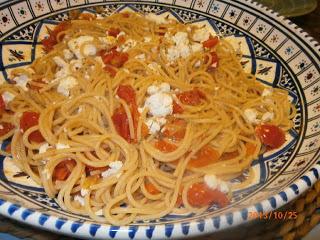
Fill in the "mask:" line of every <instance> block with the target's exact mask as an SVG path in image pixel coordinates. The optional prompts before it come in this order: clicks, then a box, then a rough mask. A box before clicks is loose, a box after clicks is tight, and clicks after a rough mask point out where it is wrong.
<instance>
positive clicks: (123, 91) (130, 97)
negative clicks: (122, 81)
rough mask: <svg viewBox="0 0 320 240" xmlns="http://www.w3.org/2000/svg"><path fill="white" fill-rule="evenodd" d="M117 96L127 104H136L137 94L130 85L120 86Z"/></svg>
mask: <svg viewBox="0 0 320 240" xmlns="http://www.w3.org/2000/svg"><path fill="white" fill-rule="evenodd" d="M117 95H118V97H119V98H121V99H123V100H124V101H125V102H126V103H127V104H135V102H136V93H135V91H134V89H133V88H132V87H131V86H130V85H120V86H119V87H118V89H117Z"/></svg>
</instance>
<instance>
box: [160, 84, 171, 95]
mask: <svg viewBox="0 0 320 240" xmlns="http://www.w3.org/2000/svg"><path fill="white" fill-rule="evenodd" d="M159 90H160V92H163V93H168V92H170V84H169V83H166V82H164V83H161V84H160V86H159Z"/></svg>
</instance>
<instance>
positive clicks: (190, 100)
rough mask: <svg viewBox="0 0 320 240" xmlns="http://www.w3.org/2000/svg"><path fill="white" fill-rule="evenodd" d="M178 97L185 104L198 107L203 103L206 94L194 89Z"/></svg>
mask: <svg viewBox="0 0 320 240" xmlns="http://www.w3.org/2000/svg"><path fill="white" fill-rule="evenodd" d="M177 97H178V98H179V100H180V101H181V102H182V103H183V104H186V105H192V106H196V105H199V104H200V103H201V99H203V98H204V94H203V93H202V92H201V91H199V90H198V89H193V90H190V91H185V92H182V93H179V94H177Z"/></svg>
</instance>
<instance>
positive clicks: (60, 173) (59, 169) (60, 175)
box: [52, 159, 76, 181]
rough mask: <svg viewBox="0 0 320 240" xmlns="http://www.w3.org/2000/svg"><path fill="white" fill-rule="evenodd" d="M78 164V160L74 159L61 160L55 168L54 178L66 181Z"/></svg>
mask: <svg viewBox="0 0 320 240" xmlns="http://www.w3.org/2000/svg"><path fill="white" fill-rule="evenodd" d="M75 166H76V161H75V160H73V159H66V160H63V161H62V162H60V163H59V164H58V165H57V166H56V167H55V168H54V170H53V176H52V177H53V180H59V181H64V180H66V179H67V178H68V177H69V175H70V174H71V172H72V169H73V168H74V167H75Z"/></svg>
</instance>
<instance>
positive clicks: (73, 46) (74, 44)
mask: <svg viewBox="0 0 320 240" xmlns="http://www.w3.org/2000/svg"><path fill="white" fill-rule="evenodd" d="M91 41H93V37H92V36H80V37H78V38H74V39H71V40H69V41H68V47H69V49H70V50H71V51H72V52H73V54H74V55H76V57H77V58H78V59H81V58H83V55H82V54H81V52H80V48H81V46H82V45H83V44H84V43H86V42H91Z"/></svg>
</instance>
